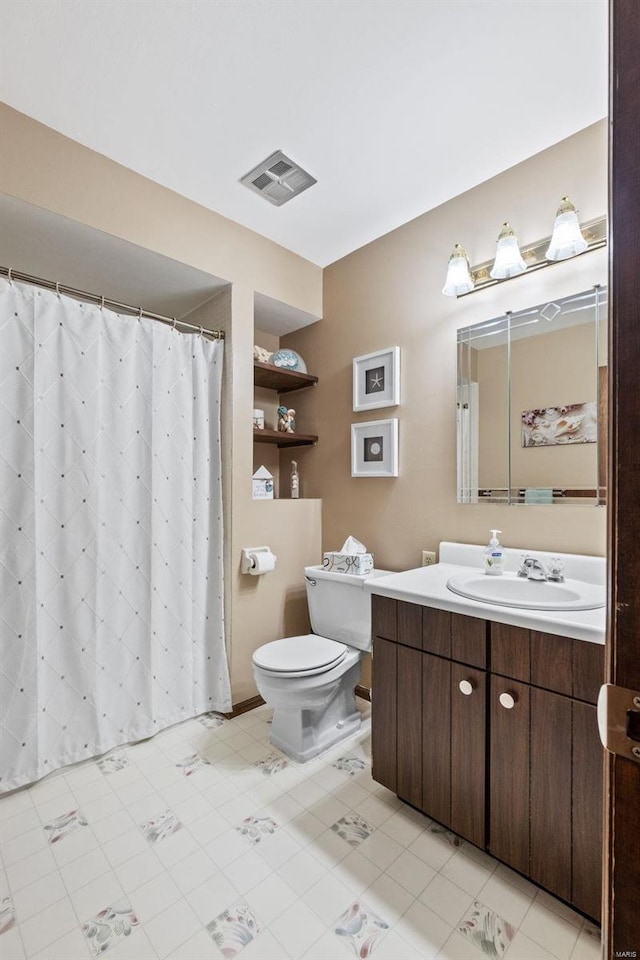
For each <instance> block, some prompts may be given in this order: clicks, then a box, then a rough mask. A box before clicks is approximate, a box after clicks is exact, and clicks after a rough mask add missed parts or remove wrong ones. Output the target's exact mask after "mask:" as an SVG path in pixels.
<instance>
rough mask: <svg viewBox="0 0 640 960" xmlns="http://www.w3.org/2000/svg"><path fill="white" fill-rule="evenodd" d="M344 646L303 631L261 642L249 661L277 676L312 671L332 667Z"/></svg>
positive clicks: (344, 650) (344, 648)
mask: <svg viewBox="0 0 640 960" xmlns="http://www.w3.org/2000/svg"><path fill="white" fill-rule="evenodd" d="M347 649H348V647H346V646H345V644H344V643H338V642H337V641H336V640H329V639H328V638H327V637H318V636H317V635H316V634H315V633H307V634H305V635H304V636H301V637H285V638H284V639H283V640H273V641H272V642H271V643H265V645H264V646H263V647H259V648H258V649H257V650H256V652H255V653H254V655H253V662H254V663H255V665H256V666H257V667H260V668H261V669H262V670H269V671H272V672H274V673H279V674H281V675H282V674H298V675H300V674H301V673H312V672H313V673H315V672H319V671H320V670H321V669H323V668H324V669H325V670H329V669H330V668H331V667H335V666H336V665H337V664H338V663H340V661H341V660H343V659H344V658H345V656H346V654H347Z"/></svg>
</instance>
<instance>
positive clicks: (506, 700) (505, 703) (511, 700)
mask: <svg viewBox="0 0 640 960" xmlns="http://www.w3.org/2000/svg"><path fill="white" fill-rule="evenodd" d="M498 699H499V700H500V706H501V707H504V708H505V710H513V708H514V707H515V705H516V698H515V697H514V695H513V694H512V693H501V694H500V697H499V698H498Z"/></svg>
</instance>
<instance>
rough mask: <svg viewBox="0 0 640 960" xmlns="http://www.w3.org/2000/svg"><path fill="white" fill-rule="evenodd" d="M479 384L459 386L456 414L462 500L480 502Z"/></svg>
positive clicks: (463, 501) (459, 480)
mask: <svg viewBox="0 0 640 960" xmlns="http://www.w3.org/2000/svg"><path fill="white" fill-rule="evenodd" d="M478 428H479V424H478V384H477V383H476V382H475V381H470V382H469V383H466V384H463V385H462V386H459V387H458V404H457V414H456V439H457V460H456V462H457V488H458V503H477V502H478Z"/></svg>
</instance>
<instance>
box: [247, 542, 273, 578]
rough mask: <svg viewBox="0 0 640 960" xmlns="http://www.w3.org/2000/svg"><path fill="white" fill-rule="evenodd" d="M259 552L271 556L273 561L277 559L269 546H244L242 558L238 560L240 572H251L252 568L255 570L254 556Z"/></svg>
mask: <svg viewBox="0 0 640 960" xmlns="http://www.w3.org/2000/svg"><path fill="white" fill-rule="evenodd" d="M261 553H262V554H269V555H271V556H273V559H274V562H275V561H276V560H277V559H278V558H277V557H276V555H275V554H274V553H273V552H272V550H271V547H244V548H243V550H242V559H241V561H240V573H251V572H252V571H253V570H255V565H256V560H255V558H256V556H257V555H258V554H261Z"/></svg>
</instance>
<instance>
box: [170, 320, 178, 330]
mask: <svg viewBox="0 0 640 960" xmlns="http://www.w3.org/2000/svg"><path fill="white" fill-rule="evenodd" d="M177 322H178V318H177V317H174V318H173V321H172V323H171V329H172V330H173V332H174V333H177V332H178V330H177V328H176V324H177Z"/></svg>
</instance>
